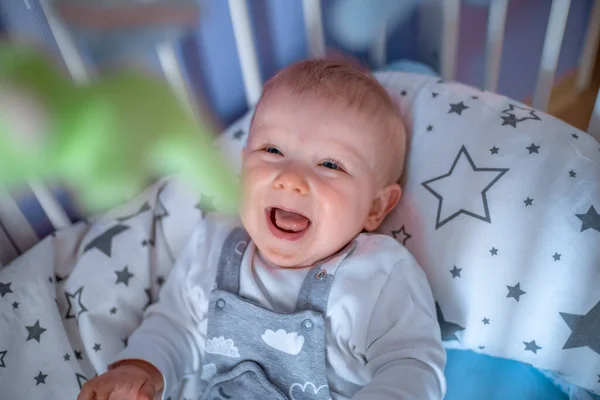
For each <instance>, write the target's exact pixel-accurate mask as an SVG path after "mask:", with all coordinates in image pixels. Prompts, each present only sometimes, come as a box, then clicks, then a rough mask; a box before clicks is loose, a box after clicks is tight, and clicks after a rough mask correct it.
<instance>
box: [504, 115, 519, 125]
mask: <svg viewBox="0 0 600 400" xmlns="http://www.w3.org/2000/svg"><path fill="white" fill-rule="evenodd" d="M500 117H501V118H502V126H504V125H510V126H512V127H513V128H516V127H517V123H518V122H519V120H517V117H515V115H514V114H508V115H501V116H500Z"/></svg>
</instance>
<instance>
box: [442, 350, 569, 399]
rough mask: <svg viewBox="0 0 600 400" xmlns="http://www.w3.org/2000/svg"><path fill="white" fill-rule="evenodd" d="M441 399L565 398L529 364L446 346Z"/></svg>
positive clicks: (565, 397) (566, 397) (562, 393)
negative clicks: (444, 375)
mask: <svg viewBox="0 0 600 400" xmlns="http://www.w3.org/2000/svg"><path fill="white" fill-rule="evenodd" d="M447 352H448V362H447V364H446V379H447V381H448V392H447V395H446V397H445V400H481V399H485V400H507V399H511V400H512V399H514V400H538V399H539V400H568V398H569V397H568V396H567V395H566V394H565V393H564V392H563V391H562V390H560V388H558V387H557V386H555V385H554V384H553V383H552V381H551V380H550V379H548V378H547V377H545V376H544V375H543V374H542V373H541V372H540V371H538V370H537V369H536V368H533V367H532V366H531V365H528V364H524V363H521V362H518V361H513V360H508V359H502V358H496V357H491V356H488V355H485V354H478V353H475V352H473V351H470V350H447Z"/></svg>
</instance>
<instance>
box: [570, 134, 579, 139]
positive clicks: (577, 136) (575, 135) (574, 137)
mask: <svg viewBox="0 0 600 400" xmlns="http://www.w3.org/2000/svg"><path fill="white" fill-rule="evenodd" d="M571 136H573V139H579V135H578V134H576V133H571Z"/></svg>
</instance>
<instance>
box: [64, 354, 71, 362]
mask: <svg viewBox="0 0 600 400" xmlns="http://www.w3.org/2000/svg"><path fill="white" fill-rule="evenodd" d="M63 358H64V360H65V361H69V360H70V359H71V356H70V355H69V353H66V354H65V355H64V356H63Z"/></svg>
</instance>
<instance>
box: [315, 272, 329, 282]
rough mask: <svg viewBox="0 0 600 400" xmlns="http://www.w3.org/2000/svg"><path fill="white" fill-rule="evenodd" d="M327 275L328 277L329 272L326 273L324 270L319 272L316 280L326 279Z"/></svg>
mask: <svg viewBox="0 0 600 400" xmlns="http://www.w3.org/2000/svg"><path fill="white" fill-rule="evenodd" d="M325 275H327V272H325V271H324V270H320V271H319V272H317V276H316V278H317V279H319V280H320V279H323V278H325Z"/></svg>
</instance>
